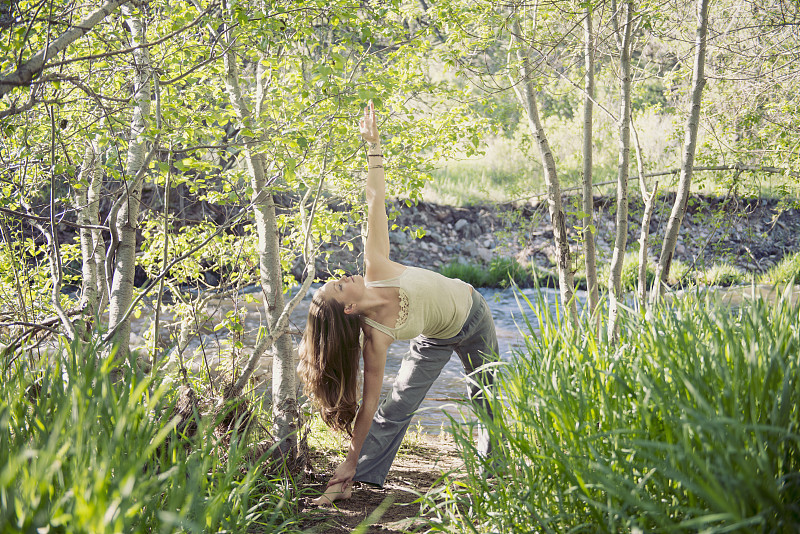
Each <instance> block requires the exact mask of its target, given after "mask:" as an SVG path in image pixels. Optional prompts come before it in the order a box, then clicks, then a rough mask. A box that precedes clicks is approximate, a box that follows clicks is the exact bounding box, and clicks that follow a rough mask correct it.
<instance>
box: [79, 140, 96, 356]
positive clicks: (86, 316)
mask: <svg viewBox="0 0 800 534" xmlns="http://www.w3.org/2000/svg"><path fill="white" fill-rule="evenodd" d="M97 159H98V158H97V154H96V153H95V149H94V147H93V146H92V143H91V142H87V143H86V151H85V153H84V156H83V164H82V165H81V173H80V176H79V179H78V184H77V186H76V187H75V190H74V194H73V202H74V205H75V211H76V213H77V214H78V216H77V222H78V224H80V225H83V226H84V227H81V228H80V229H79V234H78V235H79V238H80V247H81V262H82V263H81V300H80V304H79V305H80V307H81V309H82V313H81V315H82V317H81V323H80V324H79V325H78V326H77V327H76V330H77V336H78V338H79V339H83V340H85V341H88V339H89V336H90V335H91V324H92V321H93V318H94V316H95V314H96V313H97V304H98V283H97V264H96V263H95V254H94V238H93V236H92V233H93V231H94V230H93V229H92V228H86V227H85V226H88V225H92V224H98V222H97V221H96V220H94V219H92V217H91V213H90V206H89V187H90V186H91V184H92V183H93V182H94V181H95V175H96V174H97V170H98V169H97V164H98V161H97ZM95 213H97V210H96V209H95ZM96 218H97V217H95V219H96Z"/></svg>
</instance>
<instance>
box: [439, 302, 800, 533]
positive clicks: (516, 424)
mask: <svg viewBox="0 0 800 534" xmlns="http://www.w3.org/2000/svg"><path fill="white" fill-rule="evenodd" d="M535 308H536V309H537V310H541V311H538V312H537V313H539V314H540V319H541V321H542V324H543V328H542V330H541V332H534V330H533V329H532V328H531V330H530V332H529V333H528V334H527V335H526V337H525V343H526V346H525V348H524V350H522V351H520V353H519V354H518V355H517V357H516V358H514V360H513V361H512V362H511V363H509V364H508V365H506V366H505V367H503V368H502V371H501V373H500V375H499V378H498V382H497V389H496V391H495V395H494V396H493V397H492V403H493V405H494V409H495V412H496V418H495V420H494V422H491V421H486V423H487V424H488V425H489V426H490V429H491V431H492V433H493V434H494V436H495V439H496V443H497V444H498V447H497V451H496V455H495V456H494V459H493V461H492V460H489V461H487V460H484V459H481V458H479V457H478V456H477V454H476V451H475V449H474V447H473V445H472V440H471V439H470V436H469V435H468V434H469V431H468V430H465V429H463V428H461V427H459V426H454V433H455V437H456V440H457V442H458V443H459V447H460V449H461V450H462V453H463V454H464V457H465V460H466V462H467V469H466V471H467V472H468V473H469V476H468V480H466V481H463V482H460V483H457V484H450V485H447V486H445V487H444V488H443V489H441V490H440V491H438V492H435V493H431V494H429V495H428V496H427V508H426V514H428V516H429V517H430V518H431V519H430V527H431V528H432V529H433V530H434V531H443V532H553V533H556V532H609V533H611V532H698V531H701V532H796V531H797V530H798V529H800V505H798V503H800V476H799V475H798V472H800V408H798V407H799V406H800V328H798V322H797V317H798V312H799V310H798V307H797V305H790V304H789V303H788V302H785V301H782V302H779V303H778V304H765V303H763V302H756V303H754V304H752V305H748V306H747V307H742V308H737V309H730V308H719V307H715V306H714V305H712V304H710V303H708V302H703V301H700V302H698V301H695V300H685V301H682V302H680V303H677V304H675V307H673V308H672V309H664V310H661V311H660V312H659V313H657V314H656V316H655V318H654V319H653V321H652V322H650V323H643V322H642V321H641V320H640V319H635V318H629V319H628V320H627V321H624V322H623V324H622V325H621V338H620V342H619V344H618V345H614V346H611V345H609V344H608V343H607V341H606V340H605V339H603V338H602V337H598V336H597V335H596V334H595V333H594V332H593V331H592V330H591V328H589V326H588V325H587V324H584V325H582V327H581V328H580V329H579V330H570V329H569V328H566V327H565V326H564V325H561V324H558V323H557V322H556V318H554V317H550V316H548V315H547V311H546V310H547V306H538V307H535ZM481 470H483V471H485V472H487V473H488V474H489V475H491V476H488V477H487V476H481V475H478V473H480V472H481Z"/></svg>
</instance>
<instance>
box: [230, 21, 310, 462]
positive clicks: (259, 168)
mask: <svg viewBox="0 0 800 534" xmlns="http://www.w3.org/2000/svg"><path fill="white" fill-rule="evenodd" d="M223 41H227V42H230V37H228V38H227V39H224V40H223ZM226 46H227V45H226ZM224 62H225V89H226V91H227V93H228V97H229V98H230V101H231V104H232V106H233V109H234V111H235V112H236V116H237V118H238V119H239V122H240V124H241V125H242V126H244V127H246V126H248V123H249V122H251V118H252V114H251V111H250V109H249V107H248V105H247V103H246V102H245V100H244V97H243V96H242V90H241V87H240V86H239V71H238V67H237V65H236V56H235V55H234V53H233V51H232V50H231V49H230V47H228V49H227V52H226V53H225V56H224ZM243 142H244V146H245V150H244V153H245V159H246V160H247V168H248V171H249V173H250V184H251V187H252V189H253V197H252V201H253V215H254V218H255V222H256V230H257V234H258V255H259V270H260V277H261V289H262V291H263V295H264V307H265V309H266V311H267V316H268V323H269V324H268V327H269V336H267V337H268V338H269V339H270V340H271V341H272V342H273V343H274V345H275V350H274V356H273V364H272V414H273V434H274V436H275V438H276V439H278V440H279V445H278V446H279V449H280V451H281V453H282V454H283V455H284V456H285V457H287V458H288V459H293V457H294V455H295V453H296V451H297V429H298V421H299V413H300V411H299V408H298V405H297V380H296V368H297V364H296V362H295V356H294V350H293V347H292V340H291V337H290V336H289V335H288V334H286V333H285V329H286V326H285V324H284V325H279V319H280V318H281V314H282V312H284V299H283V277H282V272H281V265H280V246H279V245H280V243H279V241H278V239H279V235H278V226H277V220H276V216H275V204H274V201H273V198H272V194H271V193H269V191H268V190H267V189H266V183H267V179H266V172H265V166H264V161H263V158H262V156H261V155H259V154H255V153H254V152H253V148H254V147H255V146H257V144H258V139H253V138H248V137H246V136H245V137H244V138H243ZM267 348H269V347H267V346H264V344H263V343H261V344H259V347H256V350H255V352H254V354H253V356H252V357H251V359H250V361H249V362H248V365H247V366H246V367H245V370H244V371H243V375H242V377H241V378H240V379H239V380H237V382H236V383H235V384H233V385H232V387H231V388H230V390H229V391H228V392H227V396H231V397H232V396H236V395H239V394H240V393H241V391H242V389H243V387H244V384H245V381H246V380H247V378H249V375H250V374H252V368H253V367H254V362H255V361H257V359H258V358H259V357H260V356H261V354H263V352H264V351H265V350H266V349H267Z"/></svg>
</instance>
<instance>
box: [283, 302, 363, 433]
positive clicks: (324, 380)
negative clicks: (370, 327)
mask: <svg viewBox="0 0 800 534" xmlns="http://www.w3.org/2000/svg"><path fill="white" fill-rule="evenodd" d="M360 332H361V321H360V319H359V318H358V317H357V316H353V315H348V314H346V313H345V312H344V305H342V304H341V303H339V302H336V301H335V300H334V299H332V298H327V299H326V298H324V297H323V296H322V294H321V292H320V291H317V292H316V293H315V294H314V298H312V299H311V306H310V307H309V309H308V322H307V323H306V330H305V332H304V333H303V340H302V342H301V343H300V349H299V355H300V363H299V365H298V372H299V373H300V377H301V378H302V380H303V383H304V390H305V393H306V395H308V396H309V397H311V398H312V399H314V401H315V402H316V403H317V404H318V405H319V407H320V413H321V415H322V420H323V421H324V422H325V424H326V425H328V426H329V427H331V428H333V429H334V430H344V431H345V432H347V433H348V434H349V435H351V436H352V434H353V420H354V419H355V417H356V412H357V411H358V399H359V391H358V359H359V350H360V346H359V334H360Z"/></svg>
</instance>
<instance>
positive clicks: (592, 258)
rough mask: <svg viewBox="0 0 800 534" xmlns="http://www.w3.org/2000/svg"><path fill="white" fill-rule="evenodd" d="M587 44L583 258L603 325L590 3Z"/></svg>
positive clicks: (591, 296) (589, 289)
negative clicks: (597, 245)
mask: <svg viewBox="0 0 800 534" xmlns="http://www.w3.org/2000/svg"><path fill="white" fill-rule="evenodd" d="M583 36H584V46H583V55H584V61H585V63H586V79H585V81H584V96H583V213H584V214H585V215H584V217H583V221H582V223H581V226H582V227H583V228H584V239H583V255H584V256H583V258H584V266H585V268H586V293H587V296H588V300H589V310H590V311H591V314H592V317H596V318H597V328H598V329H599V328H600V316H599V314H598V313H597V305H598V304H599V303H600V297H599V295H598V283H597V257H596V256H597V254H596V251H595V236H596V231H594V230H593V228H594V197H593V196H592V195H593V193H592V161H593V153H592V115H593V112H594V29H593V28H592V9H591V7H587V8H586V11H585V12H584V19H583Z"/></svg>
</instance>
